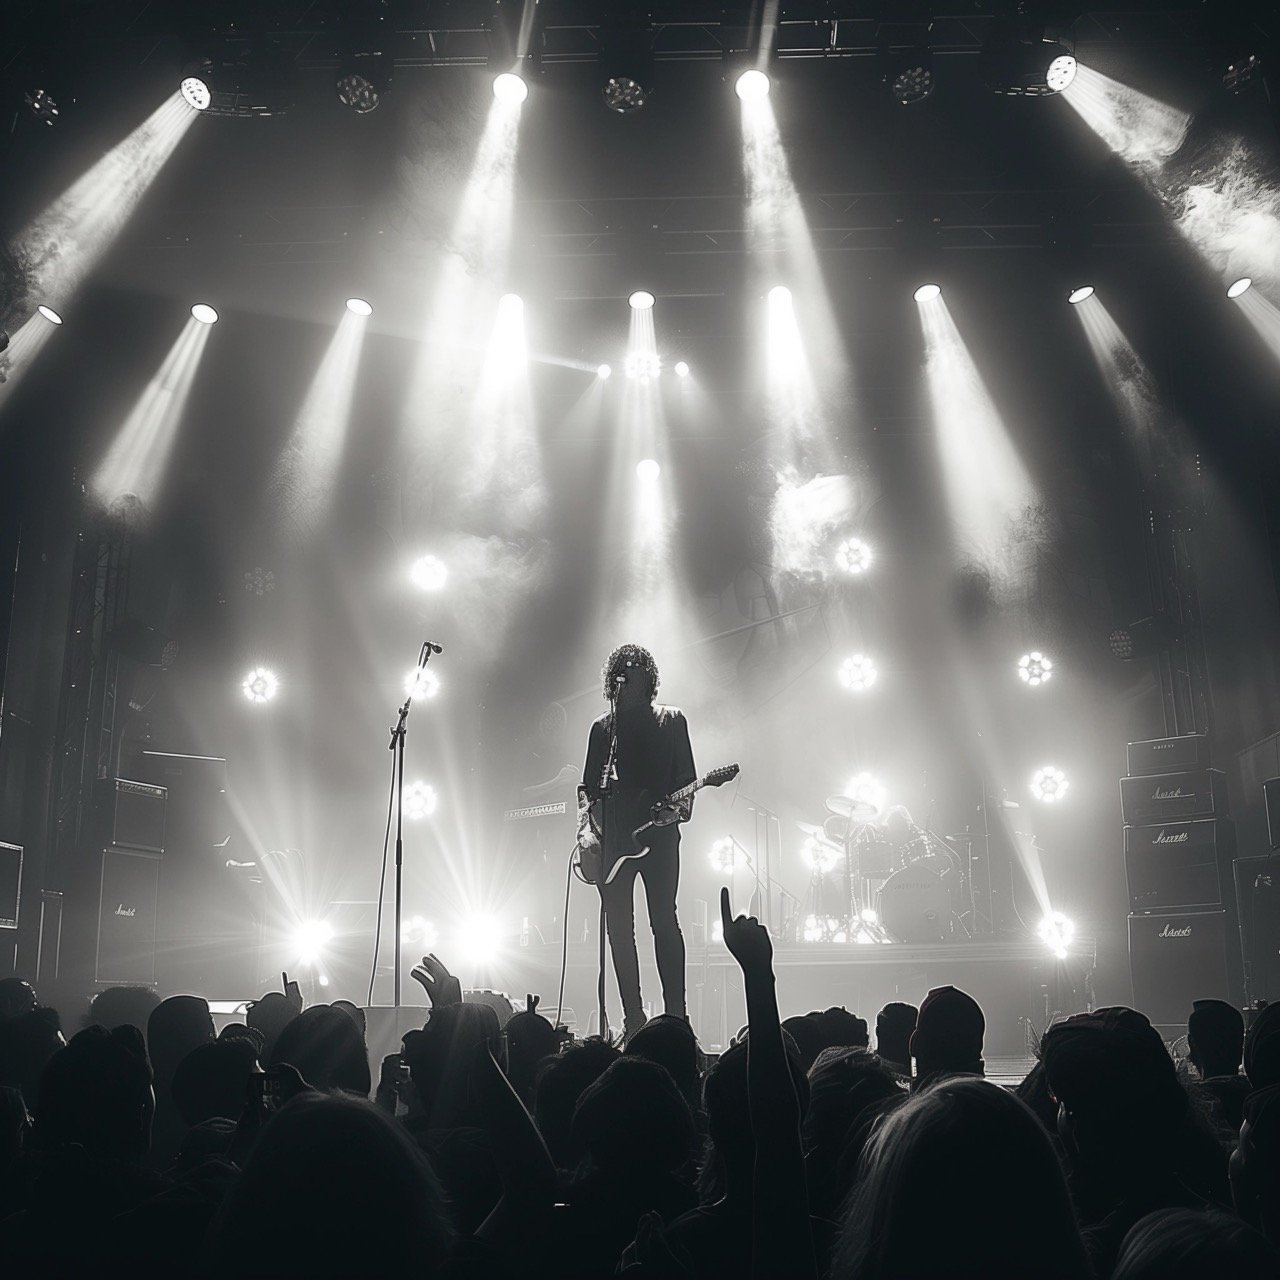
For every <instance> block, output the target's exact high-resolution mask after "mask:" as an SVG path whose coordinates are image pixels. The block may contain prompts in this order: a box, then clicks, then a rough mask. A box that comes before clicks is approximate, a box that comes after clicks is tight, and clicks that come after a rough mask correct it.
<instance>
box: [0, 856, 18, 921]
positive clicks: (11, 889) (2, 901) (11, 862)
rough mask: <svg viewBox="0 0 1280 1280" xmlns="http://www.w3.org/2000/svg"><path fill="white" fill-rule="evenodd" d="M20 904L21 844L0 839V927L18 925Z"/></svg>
mask: <svg viewBox="0 0 1280 1280" xmlns="http://www.w3.org/2000/svg"><path fill="white" fill-rule="evenodd" d="M21 905H22V846H21V845H20V844H5V843H4V841H2V840H0V929H16V928H17V927H18V909H19V907H20V906H21Z"/></svg>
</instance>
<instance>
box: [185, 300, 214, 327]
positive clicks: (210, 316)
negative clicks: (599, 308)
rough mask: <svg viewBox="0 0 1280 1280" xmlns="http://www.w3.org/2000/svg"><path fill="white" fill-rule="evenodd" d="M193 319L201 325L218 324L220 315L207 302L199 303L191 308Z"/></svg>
mask: <svg viewBox="0 0 1280 1280" xmlns="http://www.w3.org/2000/svg"><path fill="white" fill-rule="evenodd" d="M191 318H192V319H193V320H199V321H200V323H201V324H217V322H218V313H217V312H216V311H215V310H214V309H213V308H212V307H211V306H210V305H209V304H208V303H207V302H197V303H196V305H195V306H194V307H192V308H191Z"/></svg>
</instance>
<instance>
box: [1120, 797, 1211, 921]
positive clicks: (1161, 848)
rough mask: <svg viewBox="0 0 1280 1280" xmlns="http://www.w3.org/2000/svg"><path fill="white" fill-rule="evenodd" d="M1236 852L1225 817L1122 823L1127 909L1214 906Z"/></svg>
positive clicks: (1152, 909) (1157, 909)
mask: <svg viewBox="0 0 1280 1280" xmlns="http://www.w3.org/2000/svg"><path fill="white" fill-rule="evenodd" d="M1234 856H1235V824H1234V823H1233V822H1232V821H1231V820H1230V819H1229V818H1208V819H1202V820H1200V821H1198V822H1163V823H1160V824H1159V825H1158V826H1154V827H1125V829H1124V873H1125V877H1126V879H1127V880H1128V882H1129V910H1130V911H1159V910H1161V909H1168V908H1176V907H1191V906H1200V907H1207V906H1218V905H1219V904H1220V903H1221V902H1222V885H1223V881H1224V880H1225V879H1227V877H1226V876H1225V875H1224V874H1223V873H1222V870H1220V869H1225V868H1227V867H1228V866H1229V865H1230V863H1231V859H1232V858H1233V857H1234Z"/></svg>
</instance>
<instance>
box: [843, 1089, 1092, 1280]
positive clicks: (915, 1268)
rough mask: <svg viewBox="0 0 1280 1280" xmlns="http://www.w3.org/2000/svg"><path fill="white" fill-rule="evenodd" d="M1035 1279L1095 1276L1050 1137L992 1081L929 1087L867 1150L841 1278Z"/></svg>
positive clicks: (848, 1219)
mask: <svg viewBox="0 0 1280 1280" xmlns="http://www.w3.org/2000/svg"><path fill="white" fill-rule="evenodd" d="M1032 1264H1033V1265H1032ZM1030 1273H1034V1274H1035V1275H1036V1276H1039V1277H1063V1278H1064V1280H1065V1278H1066V1277H1071V1278H1072V1280H1084V1278H1085V1277H1087V1276H1088V1275H1089V1274H1090V1272H1089V1267H1088V1263H1087V1261H1086V1257H1085V1251H1084V1246H1083V1244H1082V1242H1081V1239H1080V1234H1079V1231H1078V1229H1077V1227H1076V1221H1075V1216H1074V1211H1073V1209H1072V1206H1071V1200H1070V1197H1069V1195H1068V1193H1067V1185H1066V1180H1065V1178H1064V1176H1063V1173H1062V1168H1061V1166H1060V1165H1059V1163H1058V1159H1057V1156H1056V1155H1055V1154H1054V1150H1053V1146H1052V1144H1051V1143H1050V1141H1049V1136H1048V1135H1047V1134H1046V1133H1045V1131H1044V1129H1043V1127H1042V1126H1041V1125H1040V1123H1039V1121H1037V1120H1036V1118H1035V1117H1034V1116H1033V1115H1032V1114H1031V1113H1030V1112H1029V1111H1028V1110H1027V1109H1026V1107H1024V1106H1023V1105H1022V1103H1020V1102H1019V1101H1018V1100H1017V1099H1016V1098H1014V1097H1013V1096H1012V1095H1011V1094H1009V1093H1008V1092H1006V1091H1005V1090H1004V1089H1001V1088H999V1087H998V1086H997V1085H994V1084H989V1083H987V1082H986V1081H984V1080H977V1079H971V1078H964V1077H950V1078H944V1079H941V1080H938V1081H936V1082H935V1083H933V1084H931V1085H927V1086H925V1087H923V1088H921V1089H920V1090H919V1091H918V1092H917V1093H916V1094H915V1095H914V1096H913V1097H912V1098H911V1099H909V1100H908V1101H907V1102H904V1103H903V1104H902V1105H900V1106H898V1107H897V1109H896V1110H894V1111H893V1112H892V1113H891V1114H890V1115H888V1116H887V1117H886V1118H885V1119H884V1120H883V1121H882V1122H881V1124H880V1126H879V1128H878V1129H877V1131H876V1133H875V1135H874V1136H873V1137H872V1139H871V1141H870V1144H869V1146H868V1147H867V1150H866V1153H865V1156H864V1161H863V1175H862V1177H861V1179H860V1181H859V1183H858V1186H857V1189H856V1190H855V1191H854V1193H853V1196H852V1198H851V1200H850V1202H849V1206H848V1208H847V1210H846V1212H845V1217H844V1223H843V1227H842V1231H841V1237H840V1242H839V1245H838V1247H837V1254H836V1260H835V1264H834V1265H833V1267H832V1269H831V1275H832V1276H835V1277H840V1278H841V1280H900V1277H904V1276H910V1277H912V1280H933V1278H934V1277H936V1278H937V1280H942V1278H943V1277H946V1280H956V1278H961V1280H965V1278H969V1277H972V1280H978V1278H979V1277H981V1280H1004V1278H1006V1277H1007V1278H1008V1280H1013V1278H1014V1277H1017V1278H1018V1280H1021V1278H1022V1277H1025V1276H1026V1275H1028V1274H1030Z"/></svg>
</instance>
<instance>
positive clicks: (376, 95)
mask: <svg viewBox="0 0 1280 1280" xmlns="http://www.w3.org/2000/svg"><path fill="white" fill-rule="evenodd" d="M394 69H395V60H394V59H393V58H392V56H391V55H390V54H387V53H379V52H375V51H372V50H368V51H362V52H359V53H352V54H348V55H347V57H346V58H344V59H343V62H342V65H341V66H340V67H339V69H338V75H337V78H336V79H335V80H334V82H333V88H334V92H335V93H336V94H337V95H338V101H339V102H340V103H341V104H342V105H343V106H344V107H347V108H348V109H349V110H351V111H354V112H355V113H356V115H358V116H367V115H368V114H369V112H371V111H376V110H377V109H378V107H379V106H380V105H381V104H382V99H383V96H384V95H385V94H386V92H387V90H389V89H390V88H391V73H392V71H393V70H394Z"/></svg>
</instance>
